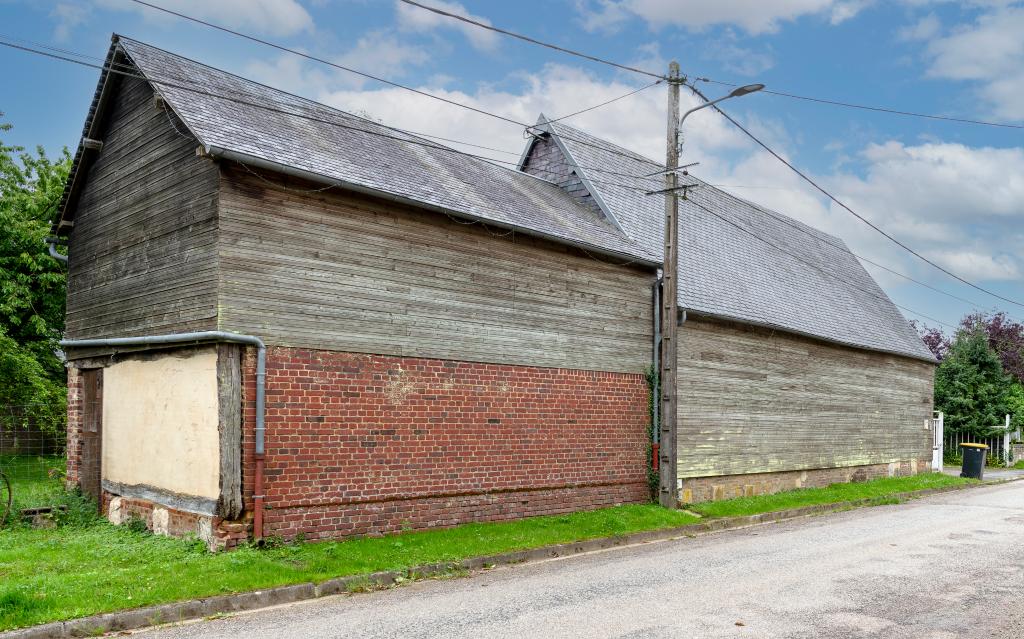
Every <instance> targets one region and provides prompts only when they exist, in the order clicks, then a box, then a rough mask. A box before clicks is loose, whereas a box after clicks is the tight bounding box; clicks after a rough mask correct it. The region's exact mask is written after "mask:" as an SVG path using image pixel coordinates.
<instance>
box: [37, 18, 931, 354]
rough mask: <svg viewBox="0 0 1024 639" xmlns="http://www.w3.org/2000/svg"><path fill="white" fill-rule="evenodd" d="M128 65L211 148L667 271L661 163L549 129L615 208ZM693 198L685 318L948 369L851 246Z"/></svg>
mask: <svg viewBox="0 0 1024 639" xmlns="http://www.w3.org/2000/svg"><path fill="white" fill-rule="evenodd" d="M124 61H128V62H130V63H132V64H134V65H135V66H136V67H137V68H138V70H139V72H140V73H141V74H143V75H144V76H145V77H146V78H148V79H150V80H151V81H153V83H154V90H155V91H156V92H157V93H158V94H160V95H161V96H162V98H163V99H164V100H165V101H166V103H167V104H168V105H169V106H170V107H171V108H172V109H173V110H174V112H175V113H176V114H177V116H178V117H179V118H180V119H181V121H182V122H183V123H184V124H185V125H186V126H187V127H188V128H189V130H190V131H191V133H192V134H193V135H195V136H196V138H197V140H198V141H199V143H200V144H201V145H203V146H205V147H206V148H207V149H208V150H214V151H217V150H225V151H228V152H231V153H233V154H235V155H236V156H237V157H242V158H249V159H252V160H253V161H258V162H264V163H269V164H270V165H272V166H275V167H279V168H280V169H281V170H286V171H298V172H300V173H301V174H303V175H306V176H308V177H311V178H315V179H318V180H322V181H325V182H328V183H337V184H340V185H344V186H346V187H349V188H354V189H357V190H362V191H364V192H369V193H373V194H378V195H381V196H382V197H391V198H393V199H397V200H399V201H404V202H408V203H410V204H415V205H417V206H422V207H426V208H431V209H434V210H440V211H444V212H448V213H450V214H453V215H457V216H461V217H467V218H470V219H476V220H480V221H484V222H487V223H493V224H495V225H499V226H506V227H511V228H516V229H519V230H523V231H525V232H527V233H532V234H534V235H538V236H541V237H547V238H550V239H554V240H557V241H561V242H566V243H569V244H573V245H576V246H582V247H585V248H588V249H593V250H595V251H597V252H599V253H604V254H607V255H613V256H620V257H625V258H626V261H632V262H638V263H646V264H657V263H659V262H660V255H661V252H662V247H661V242H662V216H663V212H664V200H663V197H662V196H657V195H654V196H645V195H644V194H643V192H642V191H644V190H655V189H658V188H662V184H663V182H662V180H661V179H660V178H651V179H637V178H635V177H632V176H638V175H643V174H646V173H651V172H654V171H657V170H658V168H659V164H658V163H657V162H654V161H652V160H649V159H647V158H644V157H642V156H640V155H637V154H635V153H632V152H630V151H628V150H626V149H624V148H622V147H618V146H616V145H614V144H611V143H610V142H607V141H605V140H601V139H600V138H595V137H593V136H590V135H588V134H586V133H585V132H583V131H579V130H577V129H574V128H572V127H569V126H567V125H565V124H562V123H560V122H557V123H552V124H547V125H545V126H546V127H547V128H548V130H550V131H551V132H552V133H553V135H554V139H555V140H556V142H557V143H558V145H559V146H560V148H561V149H562V151H563V152H564V153H565V154H567V155H568V157H569V162H571V163H574V164H577V165H579V166H580V168H578V169H576V170H577V173H578V174H579V177H580V178H581V179H582V181H583V182H584V184H585V186H586V188H587V189H588V190H589V191H590V193H591V194H592V195H593V196H594V198H595V199H596V200H597V201H598V204H599V205H600V208H601V211H596V210H594V209H593V208H592V207H590V206H588V205H586V204H584V203H581V202H580V201H578V200H577V199H575V198H574V196H573V195H571V194H570V193H568V192H567V191H565V190H563V189H561V188H559V187H558V186H557V185H555V184H553V183H551V182H547V181H545V180H542V179H539V178H536V177H533V176H531V175H527V174H525V173H523V172H520V171H516V170H513V169H510V168H506V167H502V166H499V165H497V164H494V163H491V162H488V161H484V160H481V159H479V158H475V157H471V156H468V155H466V154H463V153H460V152H458V151H456V150H455V149H450V148H447V147H444V146H443V145H441V144H438V143H436V142H433V141H429V140H425V139H422V138H418V137H415V136H413V135H409V134H406V133H402V132H397V131H396V130H394V129H391V128H389V127H385V126H383V125H380V124H377V123H375V122H372V121H369V120H367V119H364V118H360V117H357V116H354V115H351V114H348V113H345V112H343V111H339V110H336V109H333V108H331V107H328V106H325V105H322V104H318V103H316V102H312V101H309V100H306V99H303V98H299V97H297V96H294V95H291V94H288V93H284V92H282V91H278V90H276V89H273V88H270V87H267V86H264V85H261V84H258V83H255V82H252V81H249V80H246V79H244V78H241V77H238V76H235V75H232V74H229V73H227V72H224V71H220V70H218V69H214V68H212V67H209V66H206V65H203V64H200V63H198V62H195V61H192V60H189V59H187V58H183V57H181V56H178V55H174V54H172V53H169V52H167V51H163V50H161V49H158V48H155V47H152V46H149V45H147V44H144V43H141V42H138V41H136V40H131V39H129V38H124V37H119V36H115V37H114V44H113V45H112V46H111V50H110V52H109V54H108V57H107V63H108V65H109V64H110V63H112V62H114V63H120V62H124ZM110 77H112V76H108V74H107V73H106V72H105V73H104V74H103V75H102V76H101V78H100V82H99V85H98V87H97V91H96V96H95V98H94V100H93V103H92V106H91V108H90V111H89V115H88V118H87V120H86V123H85V128H84V132H83V138H85V137H89V136H90V133H91V132H92V131H93V130H94V129H96V128H97V126H96V125H97V124H98V122H99V121H100V120H101V119H102V113H103V108H104V107H103V104H104V100H105V93H106V87H107V85H108V84H109V83H108V79H110ZM167 83H170V84H167ZM175 84H176V85H183V86H185V87H188V88H194V89H198V90H199V91H200V92H196V91H191V90H187V89H186V88H182V86H178V87H175V86H171V85H175ZM210 94H212V95H210ZM217 96H228V97H230V98H232V99H224V98H223V97H217ZM237 100H240V101H242V102H250V103H256V104H260V105H265V106H269V107H271V108H272V109H275V110H277V111H285V112H286V113H280V112H275V111H271V110H267V109H265V108H259V107H256V106H250V105H246V104H240V103H239V102H238V101H237ZM289 114H299V115H301V116H305V117H298V116H297V115H289ZM87 164H88V153H87V152H86V149H85V148H84V146H83V145H81V144H80V145H79V148H78V151H77V153H76V156H75V160H74V164H73V166H72V173H71V178H70V179H69V180H68V187H67V188H66V190H65V193H64V199H63V201H62V204H61V217H60V219H59V220H58V221H57V223H56V224H55V229H56V231H58V232H66V230H67V228H68V227H67V223H68V222H70V216H72V215H73V213H74V204H75V201H74V200H75V194H76V192H77V188H78V186H79V184H80V182H81V181H82V180H83V179H84V174H85V173H86V171H87ZM691 181H692V182H694V183H696V182H697V181H696V180H693V179H691ZM690 197H691V198H692V199H691V201H688V202H684V203H683V204H682V206H681V209H680V239H681V241H680V251H681V257H680V282H681V287H680V289H681V290H680V300H679V301H680V305H681V306H682V307H683V308H685V309H688V310H689V311H692V312H695V313H701V314H705V315H710V316H715V317H720V318H725V319H732V320H736V321H740V322H746V323H752V324H758V325H763V326H768V327H773V328H778V329H780V330H784V331H789V332H794V333H799V334H805V335H810V336H813V337H817V338H821V339H825V340H829V341H833V342H838V343H842V344H848V345H851V346H855V347H860V348H867V349H872V350H878V351H883V352H889V353H896V354H900V355H907V356H910V357H916V358H920V359H923V360H927V361H934V358H933V357H932V355H931V353H930V352H929V351H928V350H927V348H926V347H925V346H924V344H923V343H922V342H921V340H920V338H919V337H918V335H917V332H916V331H915V330H914V329H913V328H912V327H911V326H910V325H909V324H908V323H907V321H906V320H905V319H904V318H903V316H902V315H901V314H900V312H899V310H898V309H897V308H896V307H895V306H894V305H893V303H892V302H891V301H890V300H889V298H888V297H887V296H886V295H885V293H884V292H883V291H882V290H881V289H880V288H879V287H878V285H877V284H876V283H875V281H874V280H873V279H872V278H871V276H870V275H869V274H868V273H867V272H866V271H865V270H864V268H863V267H862V266H861V264H860V263H859V262H858V261H857V259H856V258H855V257H854V256H853V255H852V254H851V253H850V251H849V249H848V248H847V247H846V245H845V244H843V242H842V241H841V240H839V239H838V238H835V237H833V236H831V235H828V234H825V233H822V232H820V231H817V230H815V229H813V228H811V227H809V226H806V225H804V224H801V223H799V222H796V221H795V220H792V219H790V218H788V217H786V216H783V215H781V214H778V213H775V212H772V211H768V210H765V209H763V208H761V207H758V206H756V205H754V204H752V203H750V202H747V201H745V200H742V199H739V198H736V197H734V196H731V195H729V194H727V193H725V192H723V191H721V190H718V189H715V188H714V187H711V186H708V185H702V186H701V188H698V189H696V190H694V191H693V192H692V193H691V196H690ZM602 211H603V214H602Z"/></svg>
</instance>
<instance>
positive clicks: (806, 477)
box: [679, 459, 931, 504]
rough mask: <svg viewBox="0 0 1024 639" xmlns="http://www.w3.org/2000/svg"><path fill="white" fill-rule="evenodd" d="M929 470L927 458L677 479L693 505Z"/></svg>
mask: <svg viewBox="0 0 1024 639" xmlns="http://www.w3.org/2000/svg"><path fill="white" fill-rule="evenodd" d="M930 469H931V463H930V461H929V460H924V459H917V460H905V461H898V462H893V463H890V464H872V465H868V466H848V467H845V468H816V469H811V470H792V471H784V472H778V473H752V474H748V475H724V476H718V477H687V478H684V479H681V480H680V484H679V500H680V502H682V503H684V504H695V503H699V502H702V501H717V500H719V499H732V498H734V497H752V496H754V495H768V494H771V493H778V492H782V491H786V490H794V489H797V488H821V487H824V486H828V485H830V484H840V483H846V482H858V481H868V480H870V479H879V478H881V477H900V476H906V475H916V474H918V473H924V472H928V471H929V470H930Z"/></svg>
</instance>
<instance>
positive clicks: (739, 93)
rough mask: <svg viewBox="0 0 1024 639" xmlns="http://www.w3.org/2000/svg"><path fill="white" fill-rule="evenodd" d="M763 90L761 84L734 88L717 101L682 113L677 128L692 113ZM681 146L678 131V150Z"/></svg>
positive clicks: (681, 142)
mask: <svg viewBox="0 0 1024 639" xmlns="http://www.w3.org/2000/svg"><path fill="white" fill-rule="evenodd" d="M763 88H764V85H763V84H746V85H743V86H741V87H736V88H735V89H733V90H732V92H731V93H729V94H728V95H723V96H722V97H720V98H718V99H717V100H711V101H710V102H705V103H704V104H699V105H697V106H695V107H693V108H692V109H690V110H689V111H687V112H686V113H684V114H683V117H681V118H679V128H680V129H682V128H683V120H685V119H686V116H688V115H690V114H691V113H693V112H694V111H700V110H701V109H704V108H707V107H709V106H711V105H713V104H718V103H719V102H721V101H723V100H728V99H729V98H742V97H743V96H745V95H750V94H751V93H757V92H758V91H760V90H761V89H763ZM682 146H683V141H682V132H681V131H680V139H679V147H680V149H682Z"/></svg>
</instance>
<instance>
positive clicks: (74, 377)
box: [65, 366, 83, 488]
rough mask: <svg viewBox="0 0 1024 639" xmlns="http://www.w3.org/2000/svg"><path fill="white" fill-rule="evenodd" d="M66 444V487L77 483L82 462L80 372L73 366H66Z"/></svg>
mask: <svg viewBox="0 0 1024 639" xmlns="http://www.w3.org/2000/svg"><path fill="white" fill-rule="evenodd" d="M67 370H68V444H67V456H68V460H67V477H66V479H65V483H66V485H67V486H68V488H71V487H74V486H77V485H78V471H79V468H81V464H82V444H81V438H80V433H81V432H82V417H83V415H82V374H81V372H80V371H79V370H78V369H77V368H75V367H74V366H69V367H68V369H67Z"/></svg>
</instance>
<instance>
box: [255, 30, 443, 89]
mask: <svg viewBox="0 0 1024 639" xmlns="http://www.w3.org/2000/svg"><path fill="white" fill-rule="evenodd" d="M329 59H330V60H331V61H332V62H334V63H336V64H339V65H342V66H345V67H350V68H353V69H358V70H360V71H364V72H366V73H369V74H372V75H376V76H379V77H383V78H388V79H395V78H400V77H402V76H405V75H408V74H409V72H410V71H411V70H412V69H413V68H415V67H419V66H422V65H423V64H425V63H426V62H428V61H429V60H430V53H429V52H428V51H427V50H426V49H424V48H423V47H418V46H415V45H412V44H409V43H407V42H405V41H404V40H402V39H400V38H397V37H396V36H395V35H394V34H393V33H390V32H388V31H370V32H368V33H367V34H366V35H364V36H363V37H361V38H359V40H357V41H356V44H355V46H354V47H352V49H350V50H349V51H346V52H345V53H343V54H341V55H337V56H333V57H331V58H329ZM246 74H247V75H249V76H251V77H253V78H255V79H256V80H258V81H260V82H262V83H264V84H267V85H270V86H273V87H277V88H279V89H283V90H285V91H288V92H290V93H299V94H302V95H317V94H319V93H321V92H323V91H325V90H328V89H329V88H331V87H338V86H344V87H351V88H359V87H362V86H364V85H365V84H367V83H368V82H372V81H370V80H368V79H367V78H365V77H363V76H360V75H357V74H354V73H350V72H347V71H343V70H340V69H332V68H330V67H327V66H325V65H311V64H307V63H306V62H305V61H304V60H302V59H301V58H298V57H296V56H294V55H292V54H289V53H283V54H281V55H280V56H279V57H277V58H276V59H275V60H273V61H272V62H264V61H262V60H257V61H254V62H251V63H250V64H249V65H247V67H246Z"/></svg>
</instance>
